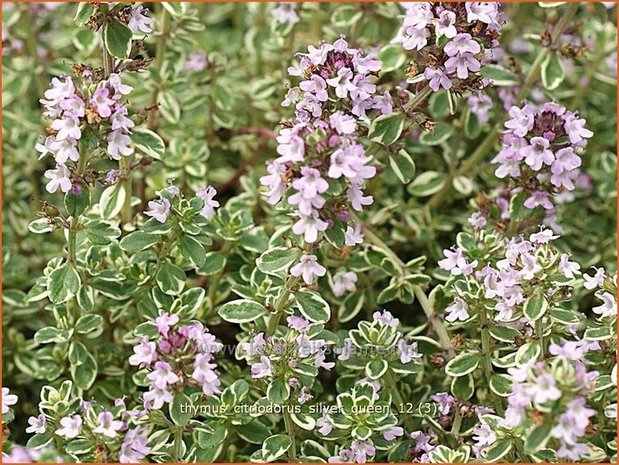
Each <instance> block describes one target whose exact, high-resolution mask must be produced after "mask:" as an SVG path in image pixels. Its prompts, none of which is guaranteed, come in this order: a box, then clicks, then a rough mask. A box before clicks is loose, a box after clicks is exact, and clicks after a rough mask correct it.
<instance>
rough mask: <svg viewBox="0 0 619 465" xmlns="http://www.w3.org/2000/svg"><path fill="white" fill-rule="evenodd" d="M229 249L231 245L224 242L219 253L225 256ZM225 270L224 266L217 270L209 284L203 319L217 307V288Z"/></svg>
mask: <svg viewBox="0 0 619 465" xmlns="http://www.w3.org/2000/svg"><path fill="white" fill-rule="evenodd" d="M231 248H232V245H231V243H230V242H228V241H226V242H225V243H224V246H223V247H222V249H221V251H222V252H223V253H224V254H227V253H228V252H230V249H231ZM225 270H226V267H225V266H224V267H223V268H222V269H221V270H219V272H218V273H217V274H216V275H215V276H213V279H212V281H211V282H210V284H209V289H208V296H207V298H206V299H207V300H206V302H207V305H208V307H207V310H206V315H205V317H207V316H209V315H210V313H211V312H212V311H213V310H214V309H215V305H217V301H216V299H217V289H218V288H219V283H220V282H221V278H222V277H223V275H224V272H225Z"/></svg>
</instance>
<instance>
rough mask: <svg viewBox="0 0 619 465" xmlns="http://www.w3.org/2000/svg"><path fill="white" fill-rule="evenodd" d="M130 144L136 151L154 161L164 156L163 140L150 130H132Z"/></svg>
mask: <svg viewBox="0 0 619 465" xmlns="http://www.w3.org/2000/svg"><path fill="white" fill-rule="evenodd" d="M131 142H133V145H134V146H135V148H136V149H138V150H139V151H141V152H143V153H145V154H146V155H148V156H149V157H151V158H154V159H155V160H162V159H163V156H164V155H165V144H164V142H163V139H162V138H161V137H159V135H158V134H156V133H154V132H153V131H151V130H150V129H145V128H134V129H133V130H132V131H131Z"/></svg>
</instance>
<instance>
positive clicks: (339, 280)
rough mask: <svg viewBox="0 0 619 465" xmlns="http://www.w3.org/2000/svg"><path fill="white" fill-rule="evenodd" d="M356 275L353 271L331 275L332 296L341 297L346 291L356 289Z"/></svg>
mask: <svg viewBox="0 0 619 465" xmlns="http://www.w3.org/2000/svg"><path fill="white" fill-rule="evenodd" d="M357 279H358V278H357V274H356V273H355V272H353V271H340V272H338V273H335V275H333V294H334V295H335V296H336V297H341V296H343V295H344V294H345V293H346V292H347V291H354V290H355V289H356V285H355V284H356V283H357Z"/></svg>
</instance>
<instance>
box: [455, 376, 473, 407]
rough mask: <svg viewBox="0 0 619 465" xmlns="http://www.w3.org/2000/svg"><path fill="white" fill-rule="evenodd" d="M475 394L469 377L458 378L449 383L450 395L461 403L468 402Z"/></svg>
mask: <svg viewBox="0 0 619 465" xmlns="http://www.w3.org/2000/svg"><path fill="white" fill-rule="evenodd" d="M474 392H475V384H474V382H473V377H472V376H471V375H466V376H459V377H457V378H454V379H453V380H452V381H451V393H452V394H453V395H454V397H455V398H456V399H458V400H459V401H461V402H465V401H467V400H469V399H470V398H471V397H472V396H473V393H474Z"/></svg>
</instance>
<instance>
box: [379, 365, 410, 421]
mask: <svg viewBox="0 0 619 465" xmlns="http://www.w3.org/2000/svg"><path fill="white" fill-rule="evenodd" d="M383 380H384V382H385V384H386V386H385V387H386V388H387V390H388V391H389V393H390V394H391V401H392V404H393V406H394V407H395V408H396V411H397V412H398V414H399V415H402V416H403V417H404V426H406V428H407V429H408V430H409V431H415V429H416V428H415V425H413V424H412V423H411V417H410V416H409V415H408V413H407V412H406V405H405V403H404V399H403V398H402V395H401V394H400V391H399V390H398V388H397V386H396V382H395V379H394V377H393V373H392V372H391V369H388V370H387V371H386V372H385V375H384V376H383Z"/></svg>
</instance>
